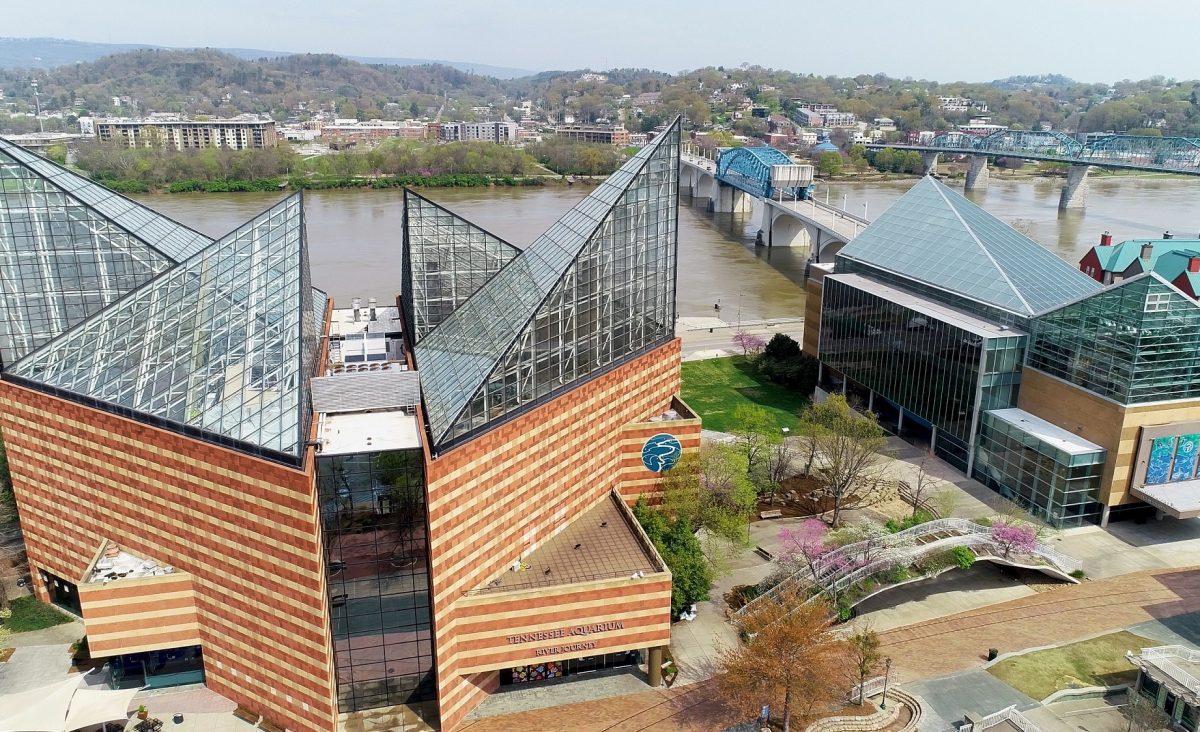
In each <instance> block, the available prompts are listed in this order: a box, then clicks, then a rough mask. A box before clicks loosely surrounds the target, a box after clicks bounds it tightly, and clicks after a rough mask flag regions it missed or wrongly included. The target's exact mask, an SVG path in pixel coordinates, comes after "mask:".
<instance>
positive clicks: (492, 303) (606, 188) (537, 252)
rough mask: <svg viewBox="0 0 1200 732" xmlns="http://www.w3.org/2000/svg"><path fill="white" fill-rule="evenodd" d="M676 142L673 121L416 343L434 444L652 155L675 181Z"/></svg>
mask: <svg viewBox="0 0 1200 732" xmlns="http://www.w3.org/2000/svg"><path fill="white" fill-rule="evenodd" d="M678 144H679V131H678V124H676V125H674V126H672V128H671V129H670V130H669V131H668V132H666V133H664V134H663V135H660V136H659V137H658V138H656V139H655V141H654V142H653V143H651V144H650V145H648V146H646V147H645V148H643V149H642V150H641V151H639V152H638V154H637V155H635V156H634V157H633V158H631V159H630V160H628V161H627V162H626V163H625V164H624V165H623V166H621V168H619V169H618V170H617V171H616V172H614V173H613V174H612V175H610V176H609V177H608V179H607V180H605V182H604V183H602V184H600V185H599V186H597V187H596V189H595V190H594V191H593V192H592V193H591V194H590V195H589V196H588V197H587V198H585V199H583V200H582V201H580V202H579V203H578V204H577V205H576V206H575V207H574V208H572V209H571V210H570V211H568V212H567V213H566V214H565V215H564V216H563V217H562V218H561V219H559V220H558V221H557V222H555V223H554V224H553V225H551V226H550V228H549V229H547V231H546V232H545V233H544V234H542V235H541V236H540V237H539V238H538V239H537V240H536V241H534V242H533V244H531V245H530V246H529V247H528V248H526V249H524V250H522V251H521V253H520V254H519V255H517V256H516V257H515V258H513V259H512V260H511V261H510V262H509V263H508V265H507V266H505V267H504V268H503V269H502V270H501V271H500V272H499V274H497V275H496V276H494V277H493V278H492V279H491V280H489V281H488V282H487V283H486V284H484V285H483V286H482V287H481V288H480V289H479V290H478V291H477V292H476V293H475V294H474V295H473V296H471V297H470V298H468V299H467V300H466V302H464V303H463V304H462V306H461V307H459V308H458V310H456V311H455V312H454V313H453V314H452V315H450V316H449V317H448V318H446V319H445V320H444V321H443V322H442V323H441V324H440V325H439V326H438V327H436V328H435V329H434V330H433V331H431V332H430V333H429V334H428V335H427V336H426V337H425V339H424V340H423V341H421V342H420V343H419V344H418V345H417V346H416V348H415V355H416V360H417V367H418V368H419V369H420V371H421V381H422V385H423V393H424V396H425V409H426V415H427V417H428V419H429V423H430V430H431V432H432V434H433V441H434V444H435V445H440V444H442V443H443V442H444V441H445V439H446V438H447V437H448V436H449V434H450V432H451V431H452V429H453V428H454V425H455V421H456V420H457V419H458V416H459V414H460V413H462V412H463V410H464V408H466V407H467V405H468V403H469V402H470V401H471V400H472V399H473V398H475V396H476V394H477V393H478V392H479V390H480V388H481V387H483V386H484V383H485V381H486V380H487V379H488V376H489V375H490V374H491V373H492V372H493V371H494V370H495V369H496V368H497V367H499V366H500V365H501V363H502V361H503V359H504V357H505V355H506V354H507V353H508V352H509V351H510V350H511V349H512V347H513V345H514V343H516V341H517V340H518V338H520V337H521V335H522V332H523V331H524V330H525V329H526V326H527V324H529V323H530V322H531V321H533V320H534V319H535V316H536V315H537V313H538V309H539V307H540V306H541V305H542V303H543V302H545V301H546V299H547V298H548V297H549V296H550V294H551V291H552V290H553V288H554V287H555V285H557V284H558V283H559V282H560V281H561V280H562V279H563V277H564V276H565V275H566V274H567V271H568V270H569V269H570V267H571V265H572V264H573V263H574V262H575V260H576V259H577V258H578V257H579V256H580V254H581V253H582V252H583V251H584V249H585V248H586V247H587V245H588V244H589V243H590V240H591V237H592V236H593V234H595V233H596V231H597V229H598V228H599V227H600V226H601V225H602V224H603V223H604V222H605V221H606V220H607V219H608V218H609V216H610V214H611V213H612V211H613V208H614V207H615V206H616V205H617V204H618V202H620V201H621V200H622V197H623V196H624V195H625V193H626V191H627V189H628V188H629V186H630V184H631V183H633V182H634V181H635V179H637V177H638V176H639V175H641V174H642V173H643V171H644V170H645V169H646V167H647V163H648V162H649V161H650V160H651V158H655V157H656V156H657V157H658V158H659V159H660V161H661V159H662V156H663V155H671V156H672V157H671V160H670V165H673V166H674V167H675V172H674V173H673V176H674V178H675V184H676V186H677V183H678V181H677V176H678ZM668 167H669V166H668ZM672 277H673V276H672ZM671 300H672V308H673V307H674V298H673V297H672V298H671Z"/></svg>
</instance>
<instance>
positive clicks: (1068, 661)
mask: <svg viewBox="0 0 1200 732" xmlns="http://www.w3.org/2000/svg"><path fill="white" fill-rule="evenodd" d="M1161 645H1162V643H1161V642H1160V641H1156V640H1151V639H1149V638H1143V637H1142V636H1140V635H1134V634H1133V633H1130V632H1129V631H1127V630H1122V631H1119V632H1116V633H1109V634H1108V635H1102V636H1100V637H1099V638H1092V639H1091V640H1085V641H1080V642H1079V643H1071V644H1070V645H1066V646H1060V647H1058V648H1047V649H1046V650H1044V651H1034V652H1033V653H1026V654H1023V655H1020V656H1016V657H1014V658H1010V659H1007V660H1005V661H1001V662H1000V663H998V664H996V665H995V666H992V667H991V668H989V669H988V672H989V673H991V674H992V675H993V676H995V677H996V678H998V679H1000V680H1001V681H1003V682H1004V683H1006V684H1008V685H1009V686H1011V687H1013V688H1014V689H1016V690H1017V691H1020V692H1021V693H1023V694H1025V695H1026V696H1029V697H1031V698H1033V699H1037V700H1039V701H1040V700H1042V699H1045V698H1046V697H1048V696H1050V695H1051V694H1053V693H1054V692H1056V691H1058V690H1059V689H1078V688H1082V687H1085V686H1113V685H1115V684H1125V683H1130V682H1132V681H1133V680H1134V679H1136V678H1137V669H1136V668H1134V666H1133V665H1131V664H1130V663H1129V661H1127V660H1125V651H1137V650H1139V649H1142V648H1151V647H1153V646H1161Z"/></svg>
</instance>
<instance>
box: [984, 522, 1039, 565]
mask: <svg viewBox="0 0 1200 732" xmlns="http://www.w3.org/2000/svg"><path fill="white" fill-rule="evenodd" d="M992 541H994V542H996V543H997V544H999V545H1000V548H1001V549H1003V550H1004V556H1005V558H1007V557H1008V555H1009V554H1010V553H1012V552H1014V551H1015V552H1016V553H1018V554H1032V553H1033V552H1034V550H1035V549H1037V532H1035V531H1034V530H1033V527H1032V526H1027V525H1024V524H1010V523H1008V522H1006V521H997V522H996V523H994V524H992Z"/></svg>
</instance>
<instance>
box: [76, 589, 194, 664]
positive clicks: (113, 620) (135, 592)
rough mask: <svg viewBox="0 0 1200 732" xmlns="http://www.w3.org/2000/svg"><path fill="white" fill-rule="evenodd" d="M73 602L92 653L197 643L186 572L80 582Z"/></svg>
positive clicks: (113, 653)
mask: <svg viewBox="0 0 1200 732" xmlns="http://www.w3.org/2000/svg"><path fill="white" fill-rule="evenodd" d="M79 604H80V606H81V608H82V610H83V622H84V624H85V625H86V627H87V631H86V632H87V639H88V650H89V651H90V652H91V654H92V655H93V656H96V657H100V656H115V655H118V654H122V653H138V652H140V651H153V650H161V649H166V648H178V647H180V646H194V645H199V644H200V643H201V641H202V639H201V637H200V620H199V618H198V616H197V614H196V592H195V589H194V587H193V583H192V575H190V574H187V573H186V572H176V573H174V574H168V575H163V576H159V577H144V578H138V579H123V580H114V581H112V582H109V583H108V584H82V583H81V584H80V585H79Z"/></svg>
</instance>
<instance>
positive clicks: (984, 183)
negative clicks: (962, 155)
mask: <svg viewBox="0 0 1200 732" xmlns="http://www.w3.org/2000/svg"><path fill="white" fill-rule="evenodd" d="M967 160H968V161H969V166H968V167H967V184H966V186H964V190H968V191H986V190H987V187H988V177H989V176H990V175H991V172H990V171H989V170H988V164H987V155H972V156H970V157H969V158H967Z"/></svg>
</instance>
